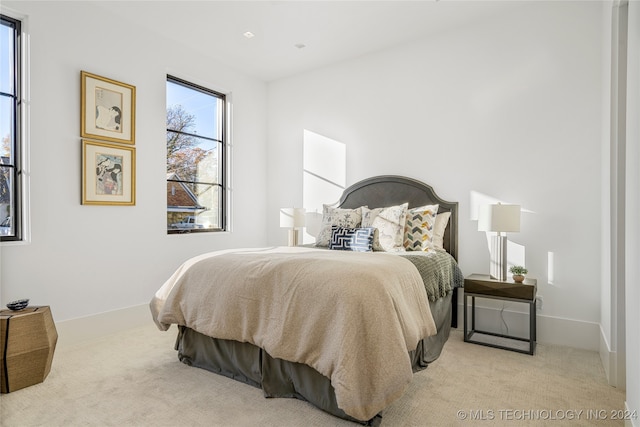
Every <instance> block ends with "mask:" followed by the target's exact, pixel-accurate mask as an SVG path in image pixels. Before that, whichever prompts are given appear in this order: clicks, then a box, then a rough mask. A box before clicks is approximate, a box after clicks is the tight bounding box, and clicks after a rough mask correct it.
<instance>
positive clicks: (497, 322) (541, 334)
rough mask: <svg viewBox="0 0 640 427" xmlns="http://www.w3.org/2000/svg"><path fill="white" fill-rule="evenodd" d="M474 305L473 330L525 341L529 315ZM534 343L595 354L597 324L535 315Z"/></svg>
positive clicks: (597, 348)
mask: <svg viewBox="0 0 640 427" xmlns="http://www.w3.org/2000/svg"><path fill="white" fill-rule="evenodd" d="M509 304H510V303H506V304H505V308H501V307H481V306H476V328H477V329H483V330H487V331H492V332H497V333H505V334H506V333H508V334H509V335H515V336H520V337H523V338H528V336H529V313H528V312H520V311H513V310H512V309H511V308H510V307H508V305H509ZM523 307H524V305H523ZM458 313H459V322H458V329H462V328H464V320H463V317H462V316H463V313H464V306H463V305H460V306H459V307H458ZM536 329H537V333H536V335H537V337H536V338H537V340H536V341H537V342H538V344H552V345H561V346H566V347H573V348H579V349H583V350H590V351H599V349H600V325H599V324H598V323H595V322H585V321H582V320H575V319H565V318H562V317H554V316H545V315H542V314H540V312H538V314H537V318H536Z"/></svg>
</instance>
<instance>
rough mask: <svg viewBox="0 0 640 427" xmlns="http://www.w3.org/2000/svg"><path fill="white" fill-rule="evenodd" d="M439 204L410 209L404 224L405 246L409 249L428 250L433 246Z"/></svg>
mask: <svg viewBox="0 0 640 427" xmlns="http://www.w3.org/2000/svg"><path fill="white" fill-rule="evenodd" d="M438 207H439V205H425V206H420V207H418V208H412V209H409V211H408V212H407V221H406V223H405V226H404V247H405V249H406V250H408V251H426V250H428V249H429V248H431V247H432V243H431V242H432V240H433V227H434V225H435V223H436V214H437V213H438Z"/></svg>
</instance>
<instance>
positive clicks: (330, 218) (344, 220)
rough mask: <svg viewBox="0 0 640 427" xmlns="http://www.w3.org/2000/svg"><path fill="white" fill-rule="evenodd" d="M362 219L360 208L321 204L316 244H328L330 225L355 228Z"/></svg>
mask: <svg viewBox="0 0 640 427" xmlns="http://www.w3.org/2000/svg"><path fill="white" fill-rule="evenodd" d="M361 221H362V208H356V209H340V208H333V207H331V206H329V205H323V209H322V225H321V226H320V232H319V233H318V237H316V246H323V247H327V246H329V240H331V226H332V225H337V226H340V227H347V228H356V227H359V226H360V222H361Z"/></svg>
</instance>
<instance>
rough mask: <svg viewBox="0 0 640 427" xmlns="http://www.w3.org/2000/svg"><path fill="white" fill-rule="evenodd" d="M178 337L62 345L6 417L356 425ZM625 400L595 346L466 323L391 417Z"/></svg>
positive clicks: (24, 420)
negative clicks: (204, 358)
mask: <svg viewBox="0 0 640 427" xmlns="http://www.w3.org/2000/svg"><path fill="white" fill-rule="evenodd" d="M175 336H176V329H175V327H172V328H171V329H170V330H169V331H168V332H160V331H158V330H157V329H155V326H154V325H153V324H150V325H149V326H148V327H144V328H137V329H132V330H129V331H126V332H124V333H121V334H119V335H117V336H109V337H105V338H100V339H96V340H94V341H91V342H87V343H84V344H82V345H76V346H74V347H70V348H58V349H56V353H55V356H54V360H53V367H52V370H51V373H50V374H49V376H48V377H47V379H46V380H45V381H44V383H41V384H37V385H34V386H31V387H28V388H25V389H22V390H18V391H15V392H13V393H9V394H3V395H1V396H0V424H1V425H2V426H176V425H182V426H239V427H242V426H274V427H275V426H278V427H281V426H323V427H324V426H355V425H356V424H353V423H349V422H346V421H343V420H340V419H338V418H335V417H333V416H331V415H328V414H326V413H324V412H322V411H320V410H318V409H316V408H314V407H313V406H311V405H310V404H308V403H306V402H303V401H300V400H296V399H266V398H264V397H263V395H262V391H261V390H260V389H257V388H254V387H251V386H248V385H246V384H242V383H239V382H236V381H234V380H231V379H228V378H225V377H222V376H219V375H216V374H213V373H210V372H207V371H204V370H201V369H198V368H190V367H188V366H186V365H184V364H182V363H180V362H179V361H178V359H177V353H176V351H175V350H173V344H174V341H175ZM623 405H624V393H623V392H622V391H620V390H617V389H615V388H612V387H610V386H609V385H607V383H606V380H605V378H604V371H603V368H602V365H601V363H600V360H599V357H598V355H597V353H595V352H588V351H582V350H575V349H571V348H565V347H556V346H545V345H539V346H538V348H537V351H536V355H535V356H529V355H524V354H519V353H514V352H510V351H504V350H499V349H494V348H489V347H484V346H479V345H475V344H469V343H464V342H463V340H462V333H461V331H456V330H454V331H453V332H452V336H451V338H450V339H449V341H448V342H447V344H446V345H445V349H444V352H443V354H442V356H441V357H440V358H439V359H438V360H437V361H436V362H434V363H433V364H432V365H431V366H430V367H429V368H427V369H426V370H425V371H422V372H419V373H417V374H415V375H414V378H413V380H412V382H411V384H410V386H409V387H408V389H407V391H406V393H405V395H404V396H403V397H402V398H401V399H400V400H398V401H396V402H395V403H394V404H392V405H391V407H389V408H388V409H387V410H385V411H384V413H383V423H382V425H383V427H384V426H389V427H390V426H454V425H470V424H483V425H487V426H488V425H497V424H500V425H510V426H512V425H518V426H520V425H522V426H525V425H535V426H543V425H553V426H555V425H580V426H583V425H622V424H623V423H621V422H613V421H610V411H611V410H619V409H622V408H623ZM571 411H573V412H571ZM578 411H583V412H582V413H580V412H578ZM596 415H598V416H596ZM561 418H564V419H561ZM598 418H599V419H598ZM602 418H607V420H606V421H603V420H602Z"/></svg>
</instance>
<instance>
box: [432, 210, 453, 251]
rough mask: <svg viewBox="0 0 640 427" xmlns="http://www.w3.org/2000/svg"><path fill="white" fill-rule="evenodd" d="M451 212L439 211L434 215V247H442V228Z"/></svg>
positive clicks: (447, 221) (445, 226)
mask: <svg viewBox="0 0 640 427" xmlns="http://www.w3.org/2000/svg"><path fill="white" fill-rule="evenodd" d="M450 216H451V212H443V213H439V214H438V215H437V216H436V224H435V225H434V227H433V241H432V245H433V247H434V248H439V249H444V230H445V228H447V224H448V223H449V217H450Z"/></svg>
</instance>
